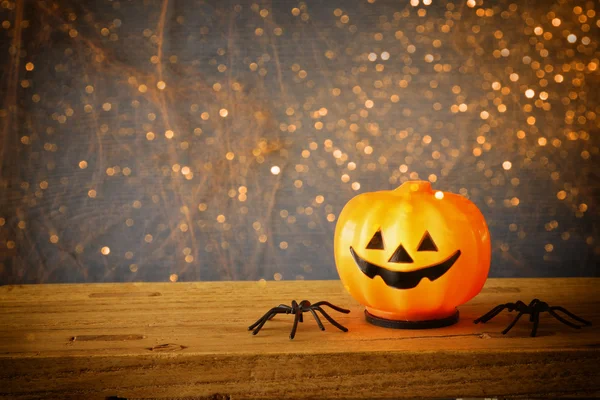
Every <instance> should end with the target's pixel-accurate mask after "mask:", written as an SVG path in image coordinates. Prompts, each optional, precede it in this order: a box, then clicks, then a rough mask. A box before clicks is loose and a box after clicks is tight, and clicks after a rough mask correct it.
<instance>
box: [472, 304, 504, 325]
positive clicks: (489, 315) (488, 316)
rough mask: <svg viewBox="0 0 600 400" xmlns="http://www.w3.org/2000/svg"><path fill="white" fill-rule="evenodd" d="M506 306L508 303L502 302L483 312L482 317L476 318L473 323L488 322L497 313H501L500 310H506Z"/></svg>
mask: <svg viewBox="0 0 600 400" xmlns="http://www.w3.org/2000/svg"><path fill="white" fill-rule="evenodd" d="M505 308H506V304H500V305H499V306H496V307H494V308H492V309H491V310H490V311H488V312H487V313H485V314H483V315H482V316H481V317H479V318H477V319H476V320H474V321H473V323H475V324H478V323H480V322H483V323H486V322H488V321H489V320H490V319H492V318H494V317H495V316H496V315H498V314H500V312H501V311H502V310H504V309H505Z"/></svg>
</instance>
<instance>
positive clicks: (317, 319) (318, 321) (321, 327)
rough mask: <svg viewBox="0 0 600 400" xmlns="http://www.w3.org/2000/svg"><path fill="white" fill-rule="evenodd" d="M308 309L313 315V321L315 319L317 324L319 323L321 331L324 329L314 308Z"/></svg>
mask: <svg viewBox="0 0 600 400" xmlns="http://www.w3.org/2000/svg"><path fill="white" fill-rule="evenodd" d="M309 311H310V313H311V314H312V315H313V317H315V321H317V325H319V329H321V330H322V331H324V330H325V327H324V326H323V323H322V322H321V320H320V319H319V316H318V315H317V313H316V312H315V310H313V309H312V308H310V309H309Z"/></svg>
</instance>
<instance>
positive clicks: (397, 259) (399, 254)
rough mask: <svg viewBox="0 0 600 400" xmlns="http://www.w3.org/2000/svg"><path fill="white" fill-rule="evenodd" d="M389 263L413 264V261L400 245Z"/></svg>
mask: <svg viewBox="0 0 600 400" xmlns="http://www.w3.org/2000/svg"><path fill="white" fill-rule="evenodd" d="M388 261H389V262H393V263H411V262H413V259H412V257H411V256H410V254H408V251H406V249H405V248H404V246H402V245H400V246H398V248H397V249H396V251H395V252H394V254H392V256H391V257H390V259H389V260H388Z"/></svg>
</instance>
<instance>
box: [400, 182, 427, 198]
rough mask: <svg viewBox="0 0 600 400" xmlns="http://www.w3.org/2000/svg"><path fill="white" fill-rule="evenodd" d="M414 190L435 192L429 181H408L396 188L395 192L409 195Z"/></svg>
mask: <svg viewBox="0 0 600 400" xmlns="http://www.w3.org/2000/svg"><path fill="white" fill-rule="evenodd" d="M412 192H433V189H431V183H430V182H429V181H406V182H404V183H403V184H402V185H400V186H398V187H397V188H396V189H394V193H396V194H400V195H407V194H410V193H412Z"/></svg>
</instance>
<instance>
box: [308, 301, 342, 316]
mask: <svg viewBox="0 0 600 400" xmlns="http://www.w3.org/2000/svg"><path fill="white" fill-rule="evenodd" d="M312 306H313V307H321V306H328V307H331V308H333V309H334V310H335V311H338V312H341V313H344V314H348V313H350V310H346V309H345V308H342V307H338V306H335V305H333V304H331V303H330V302H328V301H318V302H316V303H315V304H313V305H312Z"/></svg>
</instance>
